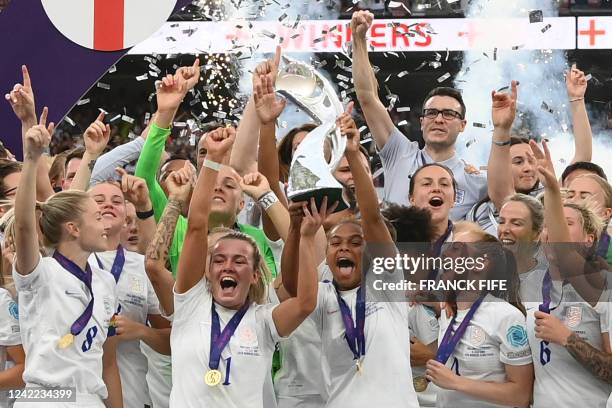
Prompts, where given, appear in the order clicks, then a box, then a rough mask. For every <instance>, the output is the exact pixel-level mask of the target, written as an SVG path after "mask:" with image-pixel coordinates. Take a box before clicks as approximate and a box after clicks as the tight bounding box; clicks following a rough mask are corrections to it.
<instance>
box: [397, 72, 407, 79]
mask: <svg viewBox="0 0 612 408" xmlns="http://www.w3.org/2000/svg"><path fill="white" fill-rule="evenodd" d="M406 75H408V71H402V72H400V73H399V74H397V77H398V78H403V77H405V76H406Z"/></svg>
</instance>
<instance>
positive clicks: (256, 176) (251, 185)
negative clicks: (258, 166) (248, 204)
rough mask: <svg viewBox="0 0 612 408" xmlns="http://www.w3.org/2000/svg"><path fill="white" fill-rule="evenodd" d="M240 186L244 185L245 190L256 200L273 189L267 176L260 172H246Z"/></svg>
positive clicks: (243, 189)
mask: <svg viewBox="0 0 612 408" xmlns="http://www.w3.org/2000/svg"><path fill="white" fill-rule="evenodd" d="M240 187H242V191H243V192H245V193H247V194H248V195H249V197H251V198H253V199H254V200H258V199H259V198H261V197H262V196H263V195H264V194H266V193H267V192H269V191H271V190H272V189H271V188H270V183H268V179H267V178H266V176H264V175H263V174H261V173H259V172H255V173H249V174H245V176H244V177H243V178H242V180H240Z"/></svg>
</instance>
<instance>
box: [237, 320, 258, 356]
mask: <svg viewBox="0 0 612 408" xmlns="http://www.w3.org/2000/svg"><path fill="white" fill-rule="evenodd" d="M234 336H235V338H236V339H237V340H238V342H237V343H238V354H239V355H243V356H259V355H260V353H259V341H258V340H257V331H256V330H255V328H253V327H252V326H242V327H239V328H238V330H236V334H235V335H234Z"/></svg>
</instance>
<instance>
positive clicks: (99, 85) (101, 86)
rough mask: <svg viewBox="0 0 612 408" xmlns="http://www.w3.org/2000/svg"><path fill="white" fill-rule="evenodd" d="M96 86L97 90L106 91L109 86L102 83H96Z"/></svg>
mask: <svg viewBox="0 0 612 408" xmlns="http://www.w3.org/2000/svg"><path fill="white" fill-rule="evenodd" d="M96 86H97V87H98V88H102V89H106V90H107V91H108V90H109V89H110V85H109V84H105V83H103V82H98V83H97V84H96Z"/></svg>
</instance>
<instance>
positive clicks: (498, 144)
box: [493, 140, 510, 146]
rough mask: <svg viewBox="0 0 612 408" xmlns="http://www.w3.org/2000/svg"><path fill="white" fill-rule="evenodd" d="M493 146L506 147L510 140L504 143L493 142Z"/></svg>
mask: <svg viewBox="0 0 612 408" xmlns="http://www.w3.org/2000/svg"><path fill="white" fill-rule="evenodd" d="M493 144H496V145H497V146H508V145H509V144H510V140H506V141H505V142H498V141H497V140H493Z"/></svg>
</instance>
